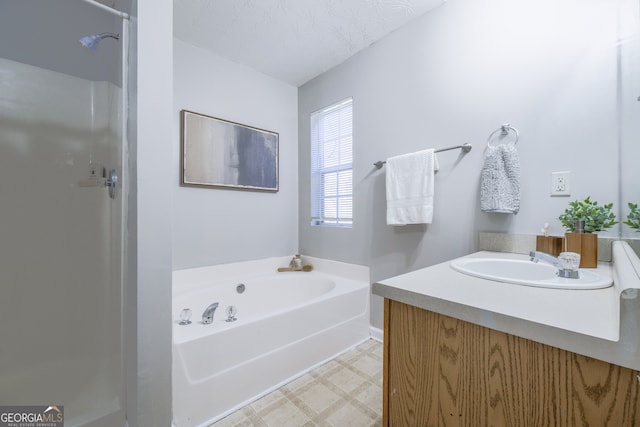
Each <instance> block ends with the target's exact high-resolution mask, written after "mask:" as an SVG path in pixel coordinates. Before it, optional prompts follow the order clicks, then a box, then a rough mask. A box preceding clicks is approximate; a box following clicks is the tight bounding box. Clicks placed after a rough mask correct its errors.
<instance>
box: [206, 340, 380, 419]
mask: <svg viewBox="0 0 640 427" xmlns="http://www.w3.org/2000/svg"><path fill="white" fill-rule="evenodd" d="M345 425H358V426H380V425H382V344H381V343H379V342H377V341H374V340H368V341H365V342H364V343H362V344H360V345H359V346H358V347H356V348H355V349H353V350H351V351H348V352H347V353H344V354H342V355H341V356H339V357H337V358H335V359H333V360H331V361H330V362H328V363H326V364H324V365H322V366H320V367H319V368H317V369H315V370H313V371H311V372H309V373H307V374H305V375H303V376H301V377H299V378H298V379H296V380H294V381H292V382H290V383H289V384H286V385H284V386H282V387H280V388H279V389H278V390H276V391H274V392H272V393H270V394H268V395H266V396H264V397H263V398H261V399H259V400H257V401H255V402H253V403H251V404H250V405H247V406H245V407H244V408H242V409H240V410H238V411H236V412H234V413H233V414H231V415H229V416H227V417H226V418H223V419H222V420H220V421H218V422H216V423H214V424H212V425H211V427H231V426H247V427H250V426H279V427H286V426H291V427H300V426H309V427H311V426H327V427H329V426H336V427H337V426H345Z"/></svg>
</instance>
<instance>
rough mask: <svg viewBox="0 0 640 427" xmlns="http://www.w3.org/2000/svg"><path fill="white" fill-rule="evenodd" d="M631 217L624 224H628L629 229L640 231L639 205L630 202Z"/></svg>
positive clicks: (628, 216)
mask: <svg viewBox="0 0 640 427" xmlns="http://www.w3.org/2000/svg"><path fill="white" fill-rule="evenodd" d="M629 209H630V210H631V211H630V212H629V215H627V220H626V221H624V222H623V224H627V225H628V226H629V227H631V228H634V229H635V230H636V231H640V209H638V204H637V203H631V202H629Z"/></svg>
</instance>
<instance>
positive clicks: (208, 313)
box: [202, 302, 218, 325]
mask: <svg viewBox="0 0 640 427" xmlns="http://www.w3.org/2000/svg"><path fill="white" fill-rule="evenodd" d="M216 308H218V303H217V302H214V303H213V304H211V305H210V306H209V307H207V308H206V309H205V310H204V313H202V323H203V324H204V325H209V324H211V323H213V315H214V314H216Z"/></svg>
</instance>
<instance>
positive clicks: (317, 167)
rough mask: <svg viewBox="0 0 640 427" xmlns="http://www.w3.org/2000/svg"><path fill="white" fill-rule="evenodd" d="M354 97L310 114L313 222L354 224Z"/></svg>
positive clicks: (315, 223) (349, 225)
mask: <svg viewBox="0 0 640 427" xmlns="http://www.w3.org/2000/svg"><path fill="white" fill-rule="evenodd" d="M352 132H353V111H352V99H351V98H349V99H345V100H344V101H341V102H339V103H337V104H334V105H331V106H329V107H326V108H323V109H322V110H320V111H316V112H315V113H312V114H311V225H329V226H338V227H351V225H352V224H353V194H352V193H353V172H352V160H353V137H352Z"/></svg>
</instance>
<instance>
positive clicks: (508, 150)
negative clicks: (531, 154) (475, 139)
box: [480, 144, 520, 214]
mask: <svg viewBox="0 0 640 427" xmlns="http://www.w3.org/2000/svg"><path fill="white" fill-rule="evenodd" d="M480 209H481V210H482V211H483V212H500V213H512V214H517V213H518V211H519V210H520V159H519V158H518V152H517V151H516V147H515V146H514V145H513V144H508V145H506V144H500V145H496V146H489V147H487V152H486V155H485V158H484V166H483V167H482V173H481V176H480Z"/></svg>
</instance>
